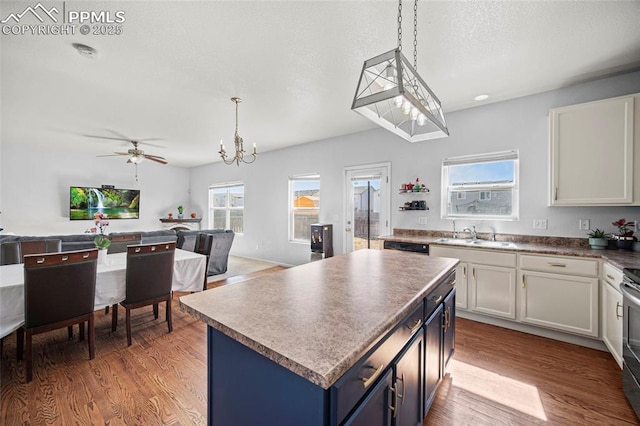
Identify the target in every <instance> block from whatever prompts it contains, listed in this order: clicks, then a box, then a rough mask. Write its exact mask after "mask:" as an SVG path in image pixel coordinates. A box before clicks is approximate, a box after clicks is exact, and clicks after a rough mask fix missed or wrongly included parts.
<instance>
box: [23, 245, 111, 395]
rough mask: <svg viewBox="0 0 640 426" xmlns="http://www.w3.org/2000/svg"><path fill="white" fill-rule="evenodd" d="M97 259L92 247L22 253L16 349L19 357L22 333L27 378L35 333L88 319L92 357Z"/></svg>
mask: <svg viewBox="0 0 640 426" xmlns="http://www.w3.org/2000/svg"><path fill="white" fill-rule="evenodd" d="M97 259H98V250H96V249H91V250H81V251H74V252H64V253H52V254H36V255H27V256H25V257H24V325H23V326H22V327H20V328H19V329H18V345H17V346H18V348H17V349H18V360H22V352H23V349H24V337H25V334H26V336H27V345H26V376H27V382H30V381H31V379H32V371H33V346H32V338H33V336H34V335H36V334H40V333H45V332H48V331H52V330H56V329H59V328H62V327H71V326H73V325H74V324H80V325H81V326H82V325H83V324H84V322H88V323H89V359H93V358H94V355H95V349H94V346H95V344H94V341H95V337H94V322H93V318H94V317H93V308H94V301H95V293H96V268H97ZM81 336H82V335H81Z"/></svg>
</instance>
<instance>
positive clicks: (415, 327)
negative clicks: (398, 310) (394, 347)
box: [407, 319, 422, 334]
mask: <svg viewBox="0 0 640 426" xmlns="http://www.w3.org/2000/svg"><path fill="white" fill-rule="evenodd" d="M421 326H422V320H421V319H419V320H418V321H416V323H415V324H414V325H412V326H411V325H408V326H407V328H408V329H409V331H410V332H411V334H413V333H415V332H416V331H418V330H420V327H421Z"/></svg>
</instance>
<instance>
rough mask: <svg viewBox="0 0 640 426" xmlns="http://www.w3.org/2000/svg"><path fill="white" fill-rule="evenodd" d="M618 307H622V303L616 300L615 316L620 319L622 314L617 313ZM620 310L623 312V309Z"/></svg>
mask: <svg viewBox="0 0 640 426" xmlns="http://www.w3.org/2000/svg"><path fill="white" fill-rule="evenodd" d="M618 308H622V305H621V304H620V302H616V318H617V319H620V318H622V315H619V314H618ZM622 312H623V313H624V310H623V311H622Z"/></svg>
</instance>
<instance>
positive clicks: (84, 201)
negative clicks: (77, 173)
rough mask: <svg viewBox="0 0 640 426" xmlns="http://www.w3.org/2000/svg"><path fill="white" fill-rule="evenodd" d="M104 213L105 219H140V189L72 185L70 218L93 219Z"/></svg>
mask: <svg viewBox="0 0 640 426" xmlns="http://www.w3.org/2000/svg"><path fill="white" fill-rule="evenodd" d="M98 212H100V213H103V214H104V216H105V219H108V220H111V219H139V218H140V190H139V189H111V188H93V187H83V186H72V187H71V189H70V191H69V219H71V220H93V215H94V214H96V213H98Z"/></svg>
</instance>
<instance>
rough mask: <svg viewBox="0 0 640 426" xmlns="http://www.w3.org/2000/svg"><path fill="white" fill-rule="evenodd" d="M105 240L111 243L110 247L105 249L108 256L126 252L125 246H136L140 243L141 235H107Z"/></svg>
mask: <svg viewBox="0 0 640 426" xmlns="http://www.w3.org/2000/svg"><path fill="white" fill-rule="evenodd" d="M107 238H109V240H110V241H111V245H110V246H109V248H108V249H107V253H108V254H112V253H124V252H126V251H127V246H136V245H139V244H141V243H142V234H141V233H139V232H136V233H127V234H124V233H122V234H109V235H107Z"/></svg>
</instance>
